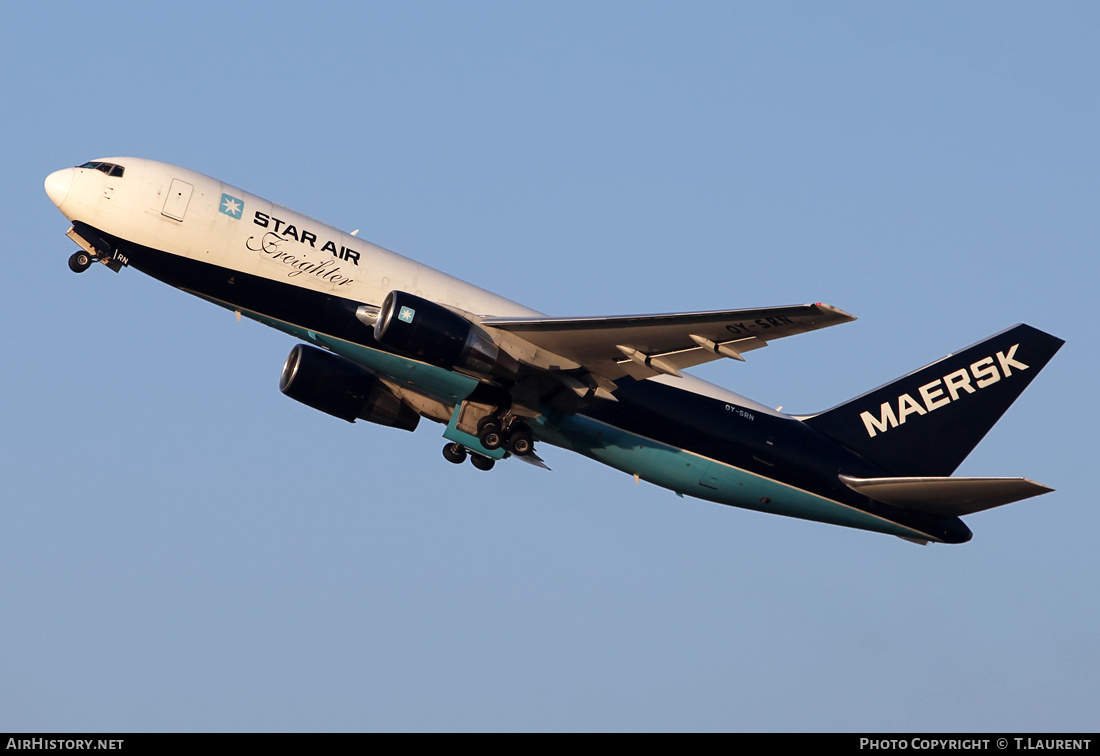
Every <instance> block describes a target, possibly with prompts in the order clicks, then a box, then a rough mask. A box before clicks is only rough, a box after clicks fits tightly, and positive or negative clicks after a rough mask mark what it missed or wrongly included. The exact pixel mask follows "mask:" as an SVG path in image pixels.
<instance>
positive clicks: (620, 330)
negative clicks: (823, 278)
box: [481, 303, 855, 381]
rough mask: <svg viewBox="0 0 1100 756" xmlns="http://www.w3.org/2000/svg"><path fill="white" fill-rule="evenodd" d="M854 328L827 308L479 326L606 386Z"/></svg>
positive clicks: (501, 321)
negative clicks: (770, 344) (556, 357)
mask: <svg viewBox="0 0 1100 756" xmlns="http://www.w3.org/2000/svg"><path fill="white" fill-rule="evenodd" d="M852 320H855V318H854V317H852V316H851V315H849V314H848V313H846V312H844V311H843V310H840V309H837V308H836V307H832V306H831V305H827V304H821V303H818V304H806V305H793V306H789V307H763V308H759V309H753V310H715V311H711V312H685V313H670V314H667V315H623V316H617V317H608V318H483V319H482V320H481V324H482V325H484V326H488V327H491V328H497V329H500V330H502V331H507V332H509V333H511V334H513V335H515V336H516V337H518V338H520V339H523V340H524V341H526V342H528V343H530V344H532V345H534V346H535V347H537V348H538V349H540V350H544V351H545V352H548V353H552V354H555V355H559V356H561V357H564V358H567V359H568V360H572V361H573V362H576V363H578V364H579V365H582V366H583V367H584V368H585V369H586V370H587V371H588V372H589V373H591V374H592V375H593V376H596V377H599V378H604V379H607V380H609V381H614V380H616V379H618V378H621V377H623V376H626V375H629V376H631V377H633V378H637V379H639V380H640V379H643V378H649V377H652V376H654V375H657V374H659V373H665V374H669V375H679V371H680V370H682V369H685V368H689V367H692V366H693V365H699V364H702V363H704V362H709V361H711V360H716V359H718V358H719V357H728V358H731V359H735V360H742V361H743V360H744V358H743V357H742V356H741V354H742V353H743V352H748V351H751V350H753V349H759V348H760V347H763V346H767V345H768V342H770V341H773V340H775V339H781V338H783V337H785V336H794V335H795V334H798V333H806V332H807V331H815V330H817V329H818V328H827V327H828V326H832V325H839V324H840V323H847V322H849V321H852Z"/></svg>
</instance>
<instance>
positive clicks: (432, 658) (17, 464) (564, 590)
mask: <svg viewBox="0 0 1100 756" xmlns="http://www.w3.org/2000/svg"><path fill="white" fill-rule="evenodd" d="M0 23H2V25H3V27H4V28H5V29H6V30H8V32H9V33H8V39H7V41H6V42H5V45H4V46H3V47H2V48H0V70H2V71H4V72H5V73H4V74H3V75H0V95H2V102H3V103H4V110H5V113H6V117H5V118H4V119H3V120H2V122H0V133H2V134H3V136H4V140H3V141H4V144H5V145H7V146H8V148H9V155H8V159H7V160H6V161H5V171H4V177H3V179H0V190H2V198H3V202H4V204H3V207H4V208H5V209H4V211H3V217H4V225H5V227H6V228H7V229H8V235H7V236H8V238H7V250H6V260H7V265H6V266H5V271H4V275H3V276H2V277H0V294H2V296H0V312H2V313H3V315H4V321H5V322H7V323H8V324H9V326H10V328H9V339H8V342H7V344H6V346H5V349H6V354H7V357H6V359H5V361H4V366H5V369H4V370H3V374H2V377H0V386H2V388H3V391H2V396H3V397H4V399H2V400H0V422H2V424H3V427H4V428H5V433H4V436H3V446H4V453H3V455H0V471H2V473H3V480H4V481H5V484H6V485H5V495H4V496H3V501H4V505H3V507H2V510H0V512H2V515H0V516H2V520H0V522H2V523H3V525H2V527H0V606H2V607H3V622H2V623H0V729H2V730H70V731H74V730H84V731H98V730H105V731H111V730H115V731H145V730H467V729H469V730H482V729H489V730H530V729H537V730H884V731H888V730H914V731H929V732H941V731H942V732H947V731H960V730H964V731H965V730H978V731H993V732H997V731H1004V732H1011V731H1021V730H1044V731H1058V730H1089V731H1092V730H1096V729H1097V726H1098V717H1097V714H1096V712H1097V711H1100V642H1098V638H1100V612H1098V610H1097V596H1098V595H1100V568H1098V565H1097V558H1096V546H1095V535H1096V529H1097V526H1098V525H1100V515H1098V513H1097V512H1098V508H1097V502H1096V495H1095V493H1094V485H1093V483H1092V477H1091V472H1092V465H1093V464H1094V463H1095V461H1094V458H1095V456H1096V452H1097V443H1096V441H1095V431H1094V429H1093V427H1092V426H1093V425H1094V424H1095V423H1096V420H1097V409H1098V407H1097V404H1098V403H1097V398H1096V395H1097V392H1096V375H1097V372H1098V364H1097V358H1096V353H1097V347H1098V344H1097V341H1098V339H1097V336H1096V325H1095V317H1094V313H1093V308H1092V307H1091V306H1089V305H1088V304H1087V303H1088V302H1090V301H1091V300H1092V298H1093V295H1094V289H1095V288H1096V284H1097V282H1098V271H1097V264H1096V261H1095V260H1096V253H1097V239H1098V230H1100V228H1098V222H1097V218H1098V217H1100V216H1098V213H1097V207H1098V204H1097V203H1098V200H1100V186H1098V179H1097V176H1098V174H1100V171H1098V168H1100V160H1098V158H1100V154H1098V152H1100V149H1098V146H1097V145H1098V142H1097V139H1096V124H1097V123H1098V122H1100V101H1098V92H1100V81H1098V77H1100V10H1098V9H1097V7H1096V5H1095V4H1089V3H1074V2H1066V3H1058V4H1055V5H1049V4H1048V5H1039V4H1026V3H922V4H919V5H918V4H911V5H901V4H896V3H891V4H881V3H829V4H823V3H808V2H796V3H752V4H742V3H677V4H672V3H646V2H630V3H611V2H598V3H566V2H555V3H552V4H534V3H478V2H472V3H442V2H429V3H417V2H404V3H388V4H377V3H347V4H344V3H316V4H312V5H311V6H310V7H309V8H308V10H302V9H299V8H294V7H291V6H284V5H281V4H271V3H248V2H243V3H233V4H229V5H226V4H224V3H192V4H188V5H186V6H163V7H162V6H161V5H158V4H136V3H134V4H128V3H117V4H107V5H104V4H98V5H94V6H93V5H88V4H76V3H72V4H69V3H59V4H45V3H40V4H15V3H8V4H4V5H3V6H2V7H0ZM109 155H137V156H141V157H148V158H153V159H158V160H163V161H166V162H171V163H176V164H179V165H184V166H187V167H189V168H193V169H195V170H198V171H201V172H203V173H207V174H210V175H214V176H217V177H219V178H222V179H223V180H225V181H228V182H230V183H232V184H235V185H238V186H241V187H243V188H246V189H247V190H249V191H253V192H255V193H257V194H260V195H262V196H265V197H268V198H270V199H273V200H275V201H277V202H280V203H282V204H286V205H289V206H292V207H294V208H295V209H298V210H300V211H302V212H305V213H307V214H309V215H312V216H314V217H316V218H319V219H321V220H323V221H325V222H328V223H332V224H333V225H336V226H339V227H341V228H345V229H349V230H350V229H354V228H360V229H361V232H360V235H361V236H362V237H363V238H366V239H369V240H371V241H374V242H376V243H379V244H382V245H383V246H386V247H389V248H391V249H394V250H396V251H399V252H401V253H403V254H406V255H408V256H411V257H414V258H416V259H418V260H420V261H422V262H424V263H426V264H429V265H432V266H433V267H437V268H440V269H442V270H444V271H447V272H449V273H452V274H455V275H458V276H460V277H462V278H464V279H467V280H470V281H472V282H474V283H477V284H479V285H482V286H485V287H486V288H490V289H492V290H494V291H497V292H499V293H501V294H504V295H505V296H508V297H510V298H513V299H516V300H519V301H521V302H524V303H525V304H528V305H530V306H532V307H535V308H538V309H540V310H542V311H545V312H548V313H551V314H555V315H589V314H624V313H634V312H669V311H682V310H694V309H720V308H734V307H751V306H766V305H779V304H794V303H803V302H813V301H824V302H829V303H831V304H834V305H836V306H838V307H841V308H843V309H845V310H847V311H849V312H851V313H853V314H854V315H856V316H858V317H859V320H858V321H856V322H855V323H852V324H848V325H844V326H842V327H838V328H834V329H829V330H828V331H824V332H821V333H816V334H808V335H805V336H800V337H797V338H794V339H790V340H785V341H783V342H779V343H777V344H774V345H773V346H771V347H769V348H768V349H766V350H763V351H760V352H754V353H752V355H750V356H749V361H748V362H747V363H745V364H741V363H736V364H735V363H733V362H730V361H722V362H721V363H720V364H714V365H709V366H706V367H705V368H704V369H700V370H698V371H697V372H698V373H699V374H700V375H702V376H703V377H705V378H707V379H708V380H712V381H714V382H716V383H719V384H721V385H724V386H727V387H729V388H731V389H733V390H735V391H738V392H739V393H742V394H745V395H747V396H750V397H752V398H754V399H757V400H759V401H762V402H765V403H767V404H770V405H773V406H776V405H783V407H784V409H785V410H787V411H793V412H811V411H816V410H821V409H825V408H827V407H829V406H832V405H833V404H836V403H839V402H841V401H843V400H846V399H848V398H849V397H851V396H853V395H855V394H857V393H860V392H862V391H864V390H866V389H869V388H871V387H874V386H877V385H879V384H881V383H884V382H886V381H888V380H891V379H892V378H894V377H896V376H898V375H901V374H903V373H906V372H908V371H910V370H912V369H915V368H917V367H919V366H921V365H923V364H925V363H927V362H930V361H932V360H934V359H937V358H939V357H941V356H943V355H944V354H946V353H948V352H950V351H953V350H955V349H958V348H960V347H962V346H965V345H967V344H970V343H973V342H975V341H978V340H980V339H982V338H984V337H985V336H987V335H990V334H992V333H994V332H997V331H999V330H1002V329H1003V328H1006V327H1008V326H1010V325H1012V324H1014V323H1017V322H1027V323H1030V324H1032V325H1034V326H1036V327H1038V328H1041V329H1043V330H1046V331H1049V332H1051V333H1054V334H1055V335H1057V336H1060V337H1061V338H1064V339H1066V341H1067V344H1066V346H1065V347H1064V348H1063V349H1062V351H1061V352H1060V353H1059V354H1058V355H1057V357H1056V358H1055V359H1054V360H1053V362H1052V363H1051V364H1050V365H1049V366H1048V367H1047V369H1046V370H1045V371H1044V372H1043V373H1042V375H1040V376H1039V378H1038V379H1036V380H1035V382H1034V383H1033V384H1032V386H1031V387H1030V388H1029V389H1028V391H1027V392H1025V393H1024V395H1023V396H1022V398H1021V399H1020V400H1019V401H1018V403H1017V405H1016V406H1014V407H1013V408H1012V409H1011V410H1010V411H1009V413H1008V414H1007V415H1006V417H1005V418H1004V419H1003V420H1002V421H1001V422H1000V423H999V424H998V425H997V426H996V427H995V428H994V430H993V431H992V432H991V433H990V434H989V436H988V437H987V438H986V440H985V441H984V442H983V443H982V444H981V445H980V446H979V447H978V448H977V450H976V451H975V452H974V453H973V454H972V455H971V456H970V457H969V458H968V460H967V461H966V462H965V463H964V464H963V466H962V468H961V469H960V470H959V472H960V474H967V475H1022V476H1026V477H1029V478H1032V479H1034V480H1038V481H1040V482H1042V483H1045V484H1047V485H1050V486H1052V487H1054V488H1055V489H1057V492H1056V493H1053V494H1049V495H1047V496H1044V497H1042V498H1039V499H1034V500H1031V501H1026V502H1021V503H1017V504H1013V505H1009V506H1008V507H1004V508H1002V509H999V510H994V511H990V512H985V513H980V514H977V515H975V516H973V517H971V518H969V519H968V522H969V524H970V526H971V527H972V529H973V530H974V531H975V538H974V540H973V541H972V542H971V543H969V544H966V545H962V546H942V545H938V546H937V545H934V546H929V547H926V548H920V547H917V546H913V545H911V544H907V543H904V542H902V541H900V540H898V539H895V538H891V537H888V536H882V535H876V534H870V533H863V532H858V531H852V530H845V529H841V528H836V527H831V526H826V525H820V524H814V523H806V522H801V521H797V520H790V519H785V518H778V517H772V516H767V515H763V514H758V513H753V512H747V511H743V510H738V509H732V508H728V507H722V506H719V505H715V504H710V503H707V502H702V501H697V500H691V499H679V498H677V497H676V496H675V495H673V494H672V493H670V492H668V491H664V490H662V489H658V488H655V487H653V486H649V485H644V484H643V485H641V486H636V485H635V484H634V482H633V480H632V479H631V478H630V477H629V476H626V475H624V474H622V473H618V472H616V471H613V470H611V469H609V468H604V467H601V466H599V465H597V464H595V463H593V462H591V461H588V460H585V459H583V458H580V457H576V456H572V455H570V454H568V453H566V452H564V451H561V450H556V449H551V448H546V449H544V450H543V451H544V456H545V457H546V459H547V461H548V463H549V464H550V466H551V467H552V468H554V469H553V472H550V473H547V472H545V471H540V470H537V469H535V468H532V467H529V466H527V465H519V464H502V465H498V467H497V469H495V470H494V471H493V472H492V473H491V474H488V475H486V474H483V473H480V472H478V471H476V470H474V469H473V467H472V466H470V465H464V466H462V467H454V466H452V465H449V464H447V463H446V462H445V461H444V460H443V459H442V457H441V455H440V453H439V450H440V448H441V447H442V439H441V437H440V433H439V431H440V428H439V426H436V425H434V424H428V425H422V426H421V428H420V430H418V431H417V432H416V433H415V434H407V433H402V432H400V431H394V430H390V429H386V428H381V427H378V426H372V425H368V424H364V423H357V424H356V425H354V426H351V425H348V424H346V423H342V422H340V421H337V420H335V419H332V418H329V417H328V416H325V415H322V414H320V413H317V412H314V411H311V410H309V409H307V408H305V407H303V406H301V405H299V404H297V403H295V402H291V401H288V400H287V399H286V398H284V397H282V396H281V395H280V394H279V392H278V389H277V382H278V374H279V370H280V368H281V366H282V362H283V360H284V358H285V356H286V354H287V353H288V352H289V351H290V349H291V347H292V346H293V343H294V342H293V341H292V340H291V339H289V338H288V337H286V336H284V335H281V334H279V333H276V332H274V331H270V330H266V329H264V328H263V327H262V326H260V325H258V324H255V323H250V322H245V323H240V324H238V323H237V322H235V320H234V318H233V317H232V315H231V314H228V313H226V312H224V311H221V310H219V309H217V308H214V307H211V306H210V305H208V304H206V303H204V302H201V301H199V300H197V299H194V298H191V297H188V296H186V295H184V294H182V293H180V292H176V291H173V290H171V289H168V288H166V287H164V286H163V285H161V284H158V283H156V282H154V281H152V280H150V279H146V278H143V277H142V276H141V275H140V274H138V273H137V272H136V271H132V270H127V271H123V273H122V274H120V275H117V276H116V275H114V274H112V273H110V272H109V271H107V270H106V269H100V268H96V269H93V270H91V271H89V272H88V273H87V274H85V275H83V276H75V275H72V274H71V273H70V272H69V271H68V269H67V267H66V265H65V260H66V258H67V256H68V255H69V254H70V252H71V251H72V250H73V249H74V247H73V245H72V244H71V243H70V242H69V241H68V240H67V239H65V238H64V236H63V233H64V231H65V229H66V228H67V226H66V222H65V220H64V218H63V217H62V216H61V215H60V214H59V213H58V212H57V210H56V209H55V208H54V207H53V206H52V205H51V203H50V202H49V200H48V199H47V197H46V196H45V193H44V192H43V190H42V179H43V178H44V177H45V175H46V174H47V173H49V172H50V171H53V170H55V169H57V168H61V167H65V166H69V165H73V164H77V163H81V162H84V161H86V160H89V159H91V158H94V157H101V156H109Z"/></svg>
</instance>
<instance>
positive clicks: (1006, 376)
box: [803, 324, 1065, 476]
mask: <svg viewBox="0 0 1100 756" xmlns="http://www.w3.org/2000/svg"><path fill="white" fill-rule="evenodd" d="M1064 343H1065V342H1064V341H1062V339H1059V338H1057V337H1055V336H1051V335H1050V334H1047V333H1043V332H1042V331H1040V330H1037V329H1035V328H1032V327H1031V326H1029V325H1022V324H1021V325H1017V326H1013V327H1012V328H1009V329H1008V330H1007V331H1002V332H1001V333H998V334H997V335H995V336H990V337H989V338H988V339H985V340H984V341H979V342H978V343H977V344H974V345H973V346H970V347H967V348H966V349H964V350H962V351H961V352H959V353H958V354H951V355H948V356H947V357H944V358H943V359H942V360H939V361H938V362H933V363H932V364H931V365H928V366H927V367H923V368H921V369H920V370H917V371H916V372H913V373H910V374H909V375H907V376H905V377H903V378H899V379H898V380H896V381H894V382H892V383H888V384H886V385H885V386H880V387H879V388H877V389H874V390H873V391H869V392H867V393H866V394H863V395H862V396H858V397H856V398H855V399H852V400H851V401H849V402H845V403H844V404H841V405H840V406H838V407H834V408H833V409H830V410H827V411H825V412H822V413H821V414H818V415H813V416H810V417H805V418H803V421H804V422H805V423H806V424H807V425H808V426H810V427H811V428H813V429H814V430H816V431H818V432H819V433H822V434H824V435H826V436H829V437H831V438H833V439H835V440H837V441H839V442H840V443H841V444H843V445H844V446H846V447H848V448H849V449H851V450H852V451H854V452H856V453H858V454H860V455H861V456H863V457H864V458H865V459H867V460H868V461H870V462H872V463H874V464H876V465H878V466H879V467H880V468H881V469H882V470H884V471H885V472H887V473H889V474H891V475H900V476H946V475H950V474H951V473H952V472H954V471H955V469H956V468H957V467H958V466H959V465H960V464H961V463H962V461H963V460H964V459H966V456H967V455H968V454H970V452H971V451H972V450H973V449H974V447H975V446H977V445H978V442H979V441H981V440H982V438H984V437H985V434H986V433H988V432H989V429H990V428H992V427H993V425H994V423H996V422H997V421H998V420H999V419H1000V418H1001V415H1003V414H1004V413H1005V410H1007V409H1008V408H1009V406H1010V405H1011V404H1012V402H1014V401H1016V397H1018V396H1019V395H1020V394H1021V393H1022V392H1023V390H1024V389H1025V388H1027V385H1028V384H1029V383H1031V379H1032V378H1034V377H1035V376H1036V375H1037V374H1038V373H1039V371H1040V370H1042V369H1043V367H1044V366H1045V365H1046V364H1047V363H1048V362H1049V361H1050V359H1051V358H1052V357H1053V356H1054V354H1055V352H1057V351H1058V349H1059V348H1060V347H1061V346H1062V344H1064Z"/></svg>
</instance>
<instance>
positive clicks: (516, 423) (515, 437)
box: [477, 415, 535, 457]
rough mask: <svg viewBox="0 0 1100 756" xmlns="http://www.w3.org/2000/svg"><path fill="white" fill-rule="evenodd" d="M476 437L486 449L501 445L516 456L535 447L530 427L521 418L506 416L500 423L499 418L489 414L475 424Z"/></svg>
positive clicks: (529, 451) (526, 452)
mask: <svg viewBox="0 0 1100 756" xmlns="http://www.w3.org/2000/svg"><path fill="white" fill-rule="evenodd" d="M477 439H478V441H480V442H481V445H482V446H484V447H485V448H486V449H499V448H500V447H501V446H503V447H504V448H505V449H507V450H508V451H509V452H510V453H512V454H515V455H516V456H517V457H522V456H524V455H525V454H530V453H531V451H532V450H533V449H534V448H535V443H534V441H533V440H532V438H531V429H530V428H528V427H527V424H526V423H524V422H523V421H522V420H518V419H516V418H515V417H514V416H510V417H508V418H507V419H506V420H505V421H504V422H503V424H502V422H501V420H500V418H498V417H495V416H493V415H490V416H489V417H484V418H482V419H481V422H479V423H478V424H477Z"/></svg>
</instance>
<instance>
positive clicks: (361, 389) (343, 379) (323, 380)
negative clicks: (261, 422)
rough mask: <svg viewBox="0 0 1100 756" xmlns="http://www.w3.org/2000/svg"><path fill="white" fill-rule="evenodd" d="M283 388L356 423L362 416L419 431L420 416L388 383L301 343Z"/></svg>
mask: <svg viewBox="0 0 1100 756" xmlns="http://www.w3.org/2000/svg"><path fill="white" fill-rule="evenodd" d="M279 390H280V391H282V392H283V393H284V394H286V395H287V396H289V397H290V398H291V399H294V400H296V401H299V402H301V403H302V404H304V405H306V406H308V407H312V408H313V409H315V410H320V411H321V412H324V413H327V414H329V415H332V416H333V417H338V418H340V419H341V420H347V421H348V422H349V423H354V422H355V420H356V419H357V418H358V419H360V420H367V421H369V422H372V423H378V424H379V425H386V426H389V427H391V428H401V429H402V430H408V431H411V430H415V429H416V425H417V423H419V422H420V415H419V414H417V412H416V410H414V409H413V408H412V407H410V406H409V405H407V404H405V403H404V402H403V401H401V399H400V398H399V397H398V396H397V395H396V394H394V393H393V392H392V391H390V390H389V388H387V387H386V384H384V383H382V381H380V380H378V378H376V377H375V376H374V375H372V374H371V373H370V372H369V371H367V370H365V369H363V368H361V367H359V366H358V365H356V364H355V363H354V362H352V361H351V360H346V359H344V358H343V357H340V356H339V355H335V354H332V353H331V352H326V351H324V350H323V349H317V348H316V347H311V346H306V345H305V344H298V345H297V346H296V347H294V349H292V350H291V351H290V356H288V357H287V358H286V364H285V365H283V374H282V376H281V377H280V379H279Z"/></svg>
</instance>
